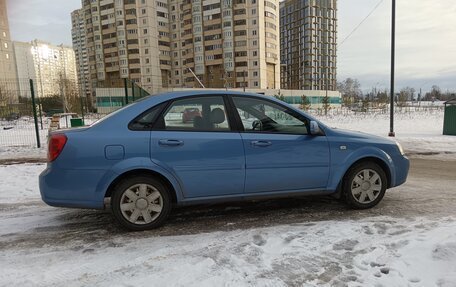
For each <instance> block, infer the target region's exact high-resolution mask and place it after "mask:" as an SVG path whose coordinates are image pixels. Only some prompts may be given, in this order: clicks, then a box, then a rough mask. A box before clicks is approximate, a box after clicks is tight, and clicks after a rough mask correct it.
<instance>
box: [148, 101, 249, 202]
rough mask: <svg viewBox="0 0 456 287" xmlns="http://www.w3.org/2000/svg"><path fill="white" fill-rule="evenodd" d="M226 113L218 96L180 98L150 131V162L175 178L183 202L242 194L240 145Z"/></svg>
mask: <svg viewBox="0 0 456 287" xmlns="http://www.w3.org/2000/svg"><path fill="white" fill-rule="evenodd" d="M226 114H227V113H226V108H225V103H224V99H223V97H222V96H203V97H190V98H184V99H179V100H175V101H174V102H173V103H171V104H170V106H169V107H168V108H167V109H166V110H165V111H164V113H163V114H162V115H161V117H160V118H159V119H158V120H157V123H156V125H155V126H154V130H153V131H152V132H151V142H150V153H151V158H152V160H153V161H154V162H155V163H157V164H158V165H160V166H162V167H164V168H166V169H168V170H169V171H170V172H172V173H173V174H174V175H175V176H176V177H177V178H178V179H179V181H180V183H181V185H182V188H183V191H184V197H186V198H201V197H210V196H221V195H234V194H241V193H243V192H244V180H245V157H244V147H243V144H242V139H241V136H240V134H239V133H238V132H237V131H232V124H231V123H230V121H229V119H228V118H227V116H226Z"/></svg>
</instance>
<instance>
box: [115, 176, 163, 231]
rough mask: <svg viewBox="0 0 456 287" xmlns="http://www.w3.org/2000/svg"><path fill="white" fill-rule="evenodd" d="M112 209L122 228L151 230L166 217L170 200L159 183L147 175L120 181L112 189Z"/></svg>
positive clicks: (159, 224)
mask: <svg viewBox="0 0 456 287" xmlns="http://www.w3.org/2000/svg"><path fill="white" fill-rule="evenodd" d="M111 209H112V212H113V215H114V217H115V219H116V221H117V223H119V224H120V226H121V227H123V228H126V229H128V230H132V231H142V230H148V229H154V228H157V227H159V226H161V225H163V223H164V222H165V221H166V219H167V218H168V216H169V213H170V211H171V197H170V194H169V190H168V189H167V188H166V186H165V185H164V184H163V183H162V182H161V181H159V180H157V179H155V178H153V177H149V176H134V177H130V178H127V179H125V180H122V181H121V182H120V183H119V184H118V185H117V186H116V187H115V188H114V191H113V193H112V197H111Z"/></svg>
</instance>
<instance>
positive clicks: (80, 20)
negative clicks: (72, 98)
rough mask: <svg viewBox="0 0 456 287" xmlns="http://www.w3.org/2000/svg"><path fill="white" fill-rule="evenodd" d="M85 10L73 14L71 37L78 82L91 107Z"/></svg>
mask: <svg viewBox="0 0 456 287" xmlns="http://www.w3.org/2000/svg"><path fill="white" fill-rule="evenodd" d="M84 22H85V18H84V10H83V9H79V10H75V11H73V12H72V13H71V24H72V28H71V35H72V39H73V50H74V53H75V57H76V70H77V73H78V82H79V86H80V93H81V95H85V97H86V98H87V100H88V103H89V106H91V105H92V104H93V98H92V92H91V90H92V89H91V86H90V72H89V57H88V54H87V42H86V32H85V24H84Z"/></svg>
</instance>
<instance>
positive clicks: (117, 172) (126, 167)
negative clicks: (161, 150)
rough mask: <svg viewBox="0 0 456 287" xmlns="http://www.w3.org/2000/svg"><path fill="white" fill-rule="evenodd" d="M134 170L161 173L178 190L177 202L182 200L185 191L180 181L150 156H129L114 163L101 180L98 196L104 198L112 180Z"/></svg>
mask: <svg viewBox="0 0 456 287" xmlns="http://www.w3.org/2000/svg"><path fill="white" fill-rule="evenodd" d="M134 170H150V171H153V172H156V173H159V174H161V175H162V176H163V177H165V178H166V179H167V180H168V181H169V182H170V183H171V185H172V186H173V188H174V191H175V192H176V199H177V202H180V201H182V199H183V193H182V186H181V184H180V182H179V181H178V180H177V179H176V178H175V177H174V176H173V175H172V174H171V173H169V172H168V171H167V170H165V169H164V168H162V167H160V166H158V165H156V164H155V163H153V162H152V161H151V160H150V158H143V157H137V158H129V159H126V160H123V161H120V162H118V163H116V164H115V165H113V166H112V167H111V169H110V170H109V171H108V172H107V173H106V174H105V175H104V176H103V178H102V179H101V180H100V182H99V184H98V186H97V189H96V190H97V198H100V199H101V200H103V198H104V197H105V195H106V193H107V191H108V188H109V186H110V185H111V183H112V182H114V180H116V178H118V177H119V176H121V175H122V174H124V173H126V172H130V171H134Z"/></svg>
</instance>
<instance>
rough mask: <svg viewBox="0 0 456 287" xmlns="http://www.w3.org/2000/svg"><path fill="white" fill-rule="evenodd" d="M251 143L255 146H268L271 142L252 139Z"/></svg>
mask: <svg viewBox="0 0 456 287" xmlns="http://www.w3.org/2000/svg"><path fill="white" fill-rule="evenodd" d="M251 144H252V145H253V146H257V147H268V146H270V145H272V142H270V141H252V142H251Z"/></svg>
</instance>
